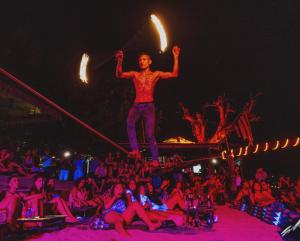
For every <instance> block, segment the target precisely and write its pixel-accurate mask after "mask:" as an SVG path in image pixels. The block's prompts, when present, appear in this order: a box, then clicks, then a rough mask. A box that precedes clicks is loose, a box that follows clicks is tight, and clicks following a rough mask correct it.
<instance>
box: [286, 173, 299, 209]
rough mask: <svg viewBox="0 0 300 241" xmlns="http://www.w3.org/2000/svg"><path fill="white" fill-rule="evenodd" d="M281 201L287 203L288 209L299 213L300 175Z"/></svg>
mask: <svg viewBox="0 0 300 241" xmlns="http://www.w3.org/2000/svg"><path fill="white" fill-rule="evenodd" d="M283 201H285V203H286V204H288V206H289V208H290V209H292V210H295V211H296V212H298V213H300V177H298V179H297V181H296V186H295V187H294V189H293V190H291V191H290V192H289V193H288V195H287V196H286V197H285V199H283Z"/></svg>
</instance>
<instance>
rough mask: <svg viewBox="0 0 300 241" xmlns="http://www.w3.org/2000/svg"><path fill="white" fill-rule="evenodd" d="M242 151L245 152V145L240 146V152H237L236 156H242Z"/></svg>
mask: <svg viewBox="0 0 300 241" xmlns="http://www.w3.org/2000/svg"><path fill="white" fill-rule="evenodd" d="M242 152H243V147H240V150H239V154H237V155H236V156H241V155H242Z"/></svg>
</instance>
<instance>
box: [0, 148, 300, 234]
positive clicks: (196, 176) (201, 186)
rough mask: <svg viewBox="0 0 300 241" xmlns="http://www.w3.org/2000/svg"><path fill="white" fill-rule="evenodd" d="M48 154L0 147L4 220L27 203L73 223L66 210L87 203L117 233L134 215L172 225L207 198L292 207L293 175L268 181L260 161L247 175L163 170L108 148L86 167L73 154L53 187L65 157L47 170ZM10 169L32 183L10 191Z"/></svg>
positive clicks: (298, 190)
mask: <svg viewBox="0 0 300 241" xmlns="http://www.w3.org/2000/svg"><path fill="white" fill-rule="evenodd" d="M50 158H52V156H51V155H49V152H45V154H44V155H42V156H38V155H37V153H36V152H35V151H34V150H31V151H28V152H26V154H25V156H24V158H23V164H22V163H20V162H17V161H15V160H14V155H13V154H12V153H11V152H9V151H7V150H1V151H0V171H1V174H6V175H9V176H10V177H9V179H8V189H7V191H5V193H4V195H3V198H2V200H1V201H0V210H6V211H7V222H8V223H9V225H10V226H11V227H12V228H14V227H15V226H16V217H20V216H26V215H27V212H28V210H29V209H30V210H31V215H32V216H43V215H45V213H46V212H50V213H58V214H62V215H65V216H66V221H67V222H71V223H73V222H77V219H76V214H75V213H74V210H75V209H80V208H87V207H88V208H91V209H93V210H94V213H95V214H99V215H102V217H103V219H104V221H105V222H106V223H107V224H110V225H112V226H114V227H115V229H116V230H117V231H118V232H119V233H121V234H123V235H128V232H127V231H126V225H127V224H130V223H131V222H132V221H133V220H134V217H138V218H139V219H141V220H142V221H144V223H145V224H146V225H147V226H148V228H149V229H150V230H153V229H156V228H158V227H160V226H161V225H162V224H164V223H165V222H166V221H171V222H173V223H174V224H176V225H177V226H180V225H183V224H185V223H186V222H187V220H186V215H185V213H186V212H187V210H188V208H189V205H195V202H198V203H200V202H204V201H205V200H208V199H209V200H210V201H211V202H212V204H219V205H224V204H225V203H233V204H237V203H240V202H249V203H251V205H258V206H262V207H266V206H272V205H274V203H276V202H282V203H284V204H285V205H286V206H287V207H288V208H289V210H292V211H294V213H296V214H297V213H298V214H299V213H300V206H299V205H300V178H298V179H297V180H296V181H295V182H293V181H292V180H291V178H289V177H286V176H281V177H280V178H279V180H278V182H277V183H270V181H269V179H268V174H267V172H266V171H265V170H263V169H261V168H260V169H258V170H257V172H256V175H255V177H253V179H251V180H245V179H244V178H243V176H242V175H241V172H240V168H239V166H236V167H235V168H234V170H233V172H232V173H231V175H230V176H228V173H229V172H228V171H227V172H226V171H223V172H222V171H221V172H216V171H215V170H213V169H211V171H208V172H203V173H194V172H193V169H192V168H186V169H184V170H181V169H176V168H174V169H173V171H172V172H170V173H167V174H164V175H159V174H158V173H157V172H156V171H155V170H154V169H153V167H152V165H150V164H149V162H147V161H145V160H143V159H142V160H137V159H136V160H132V159H127V158H124V157H122V156H121V154H120V153H119V152H116V153H115V154H113V153H108V154H107V155H106V156H105V158H103V160H98V159H97V160H96V158H95V160H96V161H95V162H94V163H93V164H91V163H90V165H89V168H90V172H89V173H88V174H86V173H87V172H86V171H84V168H83V167H84V166H85V162H86V161H85V160H84V158H83V156H82V155H78V156H76V157H75V158H74V161H73V163H77V164H74V166H75V168H73V172H72V179H73V180H75V181H74V184H73V188H72V190H70V191H69V192H67V193H61V192H58V191H57V190H56V188H55V183H56V181H57V180H56V179H57V177H59V179H60V180H66V179H65V178H61V177H60V175H61V170H63V171H69V172H70V170H71V169H69V166H71V165H70V164H68V165H65V162H70V160H71V159H70V158H67V157H66V158H63V159H62V160H61V162H62V164H60V166H57V167H58V170H57V171H53V170H54V169H53V168H54V165H52V163H51V160H50V161H49V159H50ZM52 159H53V158H52ZM178 162H182V160H181V158H180V157H179V156H178V155H175V156H173V157H172V158H169V159H167V160H166V162H165V163H164V166H165V167H172V166H173V167H174V166H176V165H178ZM44 163H46V165H45V166H43V164H44ZM41 164H42V165H41ZM76 166H77V167H78V166H79V167H80V169H79V168H76ZM67 167H68V168H67ZM47 168H50V169H47ZM85 169H87V168H85ZM54 173H56V174H54ZM204 173H205V174H204ZM68 175H69V173H68ZM18 176H29V177H31V176H32V179H33V186H32V187H31V189H30V191H29V192H23V193H21V192H19V191H18V187H19V177H18ZM191 200H192V204H190V203H191ZM20 203H21V204H22V205H20ZM20 207H21V209H20ZM20 210H21V211H20Z"/></svg>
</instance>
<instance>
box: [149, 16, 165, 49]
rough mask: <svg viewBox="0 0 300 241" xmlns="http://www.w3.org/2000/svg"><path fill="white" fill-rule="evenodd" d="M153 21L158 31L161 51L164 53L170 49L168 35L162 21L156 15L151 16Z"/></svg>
mask: <svg viewBox="0 0 300 241" xmlns="http://www.w3.org/2000/svg"><path fill="white" fill-rule="evenodd" d="M151 21H152V22H153V23H154V25H155V27H156V30H157V31H158V33H159V38H160V50H161V52H164V51H165V50H166V48H167V47H168V41H167V35H166V32H165V30H164V27H163V26H162V24H161V22H160V20H159V19H158V18H157V17H156V16H155V15H154V14H151Z"/></svg>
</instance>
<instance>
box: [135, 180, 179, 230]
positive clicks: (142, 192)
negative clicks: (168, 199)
mask: <svg viewBox="0 0 300 241" xmlns="http://www.w3.org/2000/svg"><path fill="white" fill-rule="evenodd" d="M138 190H139V197H138V201H139V202H140V204H141V205H142V206H143V208H144V209H145V210H146V212H147V215H148V216H149V217H150V219H151V220H152V221H153V220H155V221H160V222H164V221H166V220H172V221H173V222H174V223H175V224H176V226H181V225H182V224H183V214H182V212H174V211H171V210H169V209H168V206H167V205H166V204H162V205H158V204H156V203H153V202H152V201H151V200H150V198H149V197H148V196H147V192H146V189H145V186H144V185H142V184H141V185H139V188H138Z"/></svg>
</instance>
